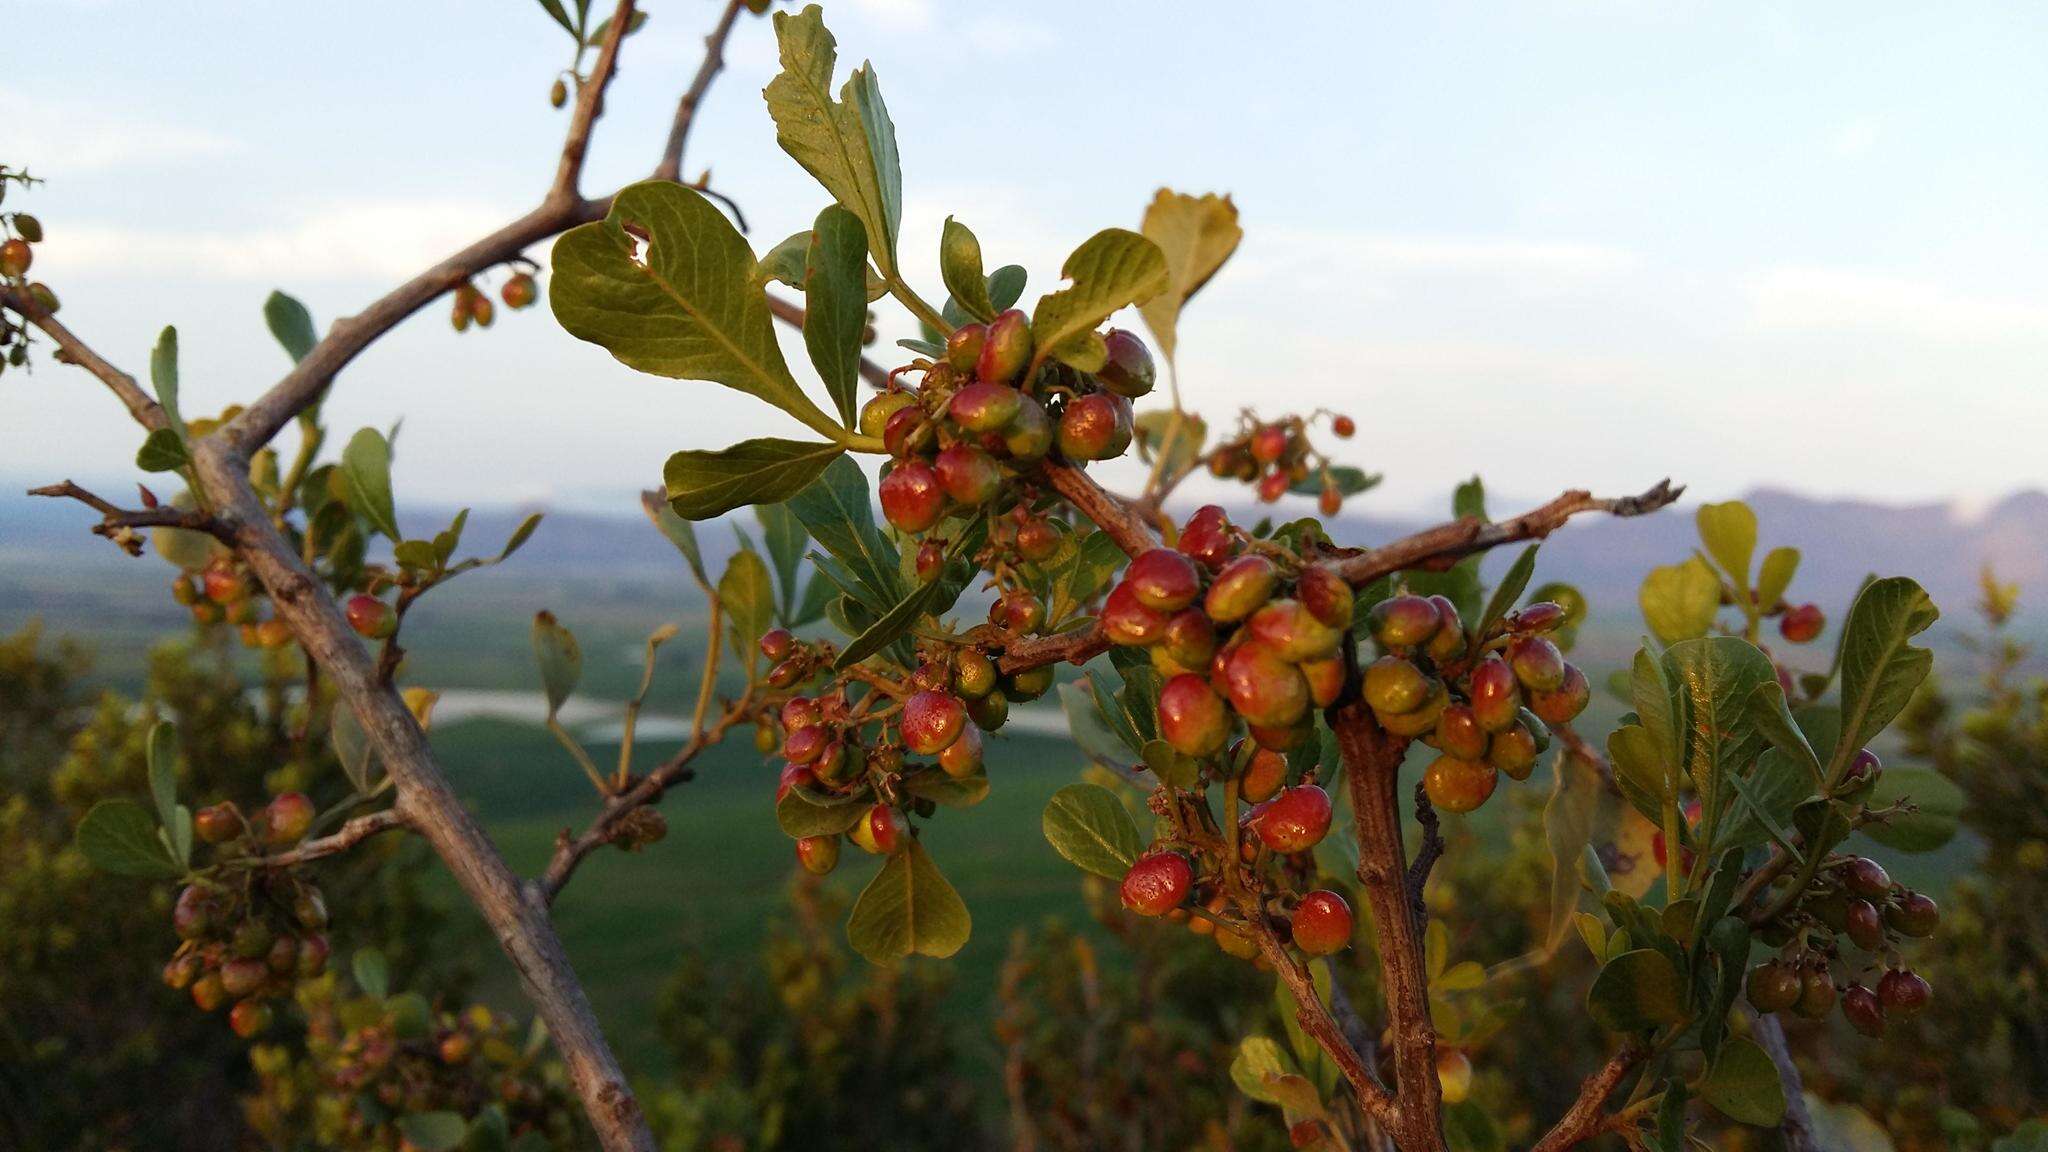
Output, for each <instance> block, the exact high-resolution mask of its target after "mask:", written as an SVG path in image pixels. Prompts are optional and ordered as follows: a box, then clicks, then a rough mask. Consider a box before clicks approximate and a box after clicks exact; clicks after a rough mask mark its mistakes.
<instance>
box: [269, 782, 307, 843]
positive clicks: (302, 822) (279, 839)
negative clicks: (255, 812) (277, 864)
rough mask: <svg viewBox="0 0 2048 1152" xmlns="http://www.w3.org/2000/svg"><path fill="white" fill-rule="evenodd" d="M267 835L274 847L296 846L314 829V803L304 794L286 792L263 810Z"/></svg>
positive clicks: (272, 800)
mask: <svg viewBox="0 0 2048 1152" xmlns="http://www.w3.org/2000/svg"><path fill="white" fill-rule="evenodd" d="M263 824H264V828H265V833H266V836H267V838H268V839H269V841H270V843H271V845H272V846H273V847H280V848H281V847H284V846H286V845H291V844H296V843H298V842H299V841H300V840H301V839H302V838H304V837H305V835H306V832H307V830H308V829H310V828H312V827H313V801H312V798H311V797H309V796H307V795H306V794H305V793H304V792H284V793H280V794H279V795H277V796H276V797H274V798H272V799H271V801H270V804H269V806H268V807H266V808H265V809H264V810H263Z"/></svg>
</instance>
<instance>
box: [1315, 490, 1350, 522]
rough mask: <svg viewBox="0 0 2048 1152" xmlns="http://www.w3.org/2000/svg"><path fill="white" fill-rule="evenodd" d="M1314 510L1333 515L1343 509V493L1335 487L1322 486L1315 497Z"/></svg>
mask: <svg viewBox="0 0 2048 1152" xmlns="http://www.w3.org/2000/svg"><path fill="white" fill-rule="evenodd" d="M1316 510H1317V511H1318V512H1321V513H1322V514H1323V515H1325V516H1335V515H1336V514H1337V513H1339V512H1342V511H1343V510H1344V494H1343V493H1342V492H1339V491H1337V490H1336V489H1335V488H1328V487H1326V488H1324V489H1323V491H1322V493H1321V495H1318V496H1317V497H1316Z"/></svg>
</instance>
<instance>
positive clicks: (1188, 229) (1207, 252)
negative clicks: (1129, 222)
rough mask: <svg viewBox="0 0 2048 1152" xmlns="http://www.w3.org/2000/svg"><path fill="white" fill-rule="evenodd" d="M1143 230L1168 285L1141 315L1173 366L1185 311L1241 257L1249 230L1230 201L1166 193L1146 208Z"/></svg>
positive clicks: (1164, 190) (1142, 308) (1213, 196)
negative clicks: (1218, 274)
mask: <svg viewBox="0 0 2048 1152" xmlns="http://www.w3.org/2000/svg"><path fill="white" fill-rule="evenodd" d="M1139 229H1140V230H1141V231H1142V232H1143V233H1144V235H1145V238H1146V239H1148V240H1150V241H1152V242H1153V243H1154V244H1156V245H1158V246H1159V251H1160V254H1161V255H1162V256H1163V257H1164V258H1165V260H1166V285H1165V288H1164V290H1163V291H1161V292H1160V293H1159V294H1158V295H1156V296H1154V297H1152V298H1151V299H1150V300H1147V301H1145V302H1144V303H1143V304H1141V305H1140V306H1139V308H1138V313H1139V315H1141V316H1143V317H1144V318H1145V327H1147V328H1149V329H1151V330H1152V338H1153V339H1154V340H1156V341H1158V342H1159V350H1160V352H1161V353H1163V354H1164V355H1165V356H1166V359H1167V362H1168V363H1171V362H1172V361H1173V354H1174V350H1175V349H1176V348H1177V347H1178V345H1179V337H1178V329H1179V326H1180V313H1181V309H1182V308H1184V307H1186V306H1187V302H1188V300H1189V299H1190V298H1192V297H1193V296H1194V294H1195V293H1196V292H1199V291H1201V288H1202V285H1204V284H1207V283H1208V282H1209V278H1210V277H1211V276H1214V275H1215V274H1216V270H1217V269H1219V268H1221V267H1223V262H1224V261H1225V260H1228V259H1230V254H1231V253H1232V252H1235V251H1237V244H1238V241H1240V240H1242V239H1244V229H1243V228H1241V227H1239V226H1238V223H1237V205H1235V204H1232V203H1231V202H1230V197H1228V196H1218V195H1216V194H1214V193H1210V194H1209V195H1206V196H1190V195H1188V194H1187V193H1185V192H1175V191H1172V190H1171V189H1167V188H1161V189H1160V190H1159V193H1158V195H1156V196H1154V197H1153V198H1152V203H1151V204H1149V205H1147V206H1146V208H1145V219H1144V222H1143V223H1142V224H1140V225H1139Z"/></svg>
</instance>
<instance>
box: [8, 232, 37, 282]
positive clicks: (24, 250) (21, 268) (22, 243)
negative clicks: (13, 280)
mask: <svg viewBox="0 0 2048 1152" xmlns="http://www.w3.org/2000/svg"><path fill="white" fill-rule="evenodd" d="M35 262H36V257H35V253H34V252H33V251H31V250H30V248H29V246H28V241H26V240H22V239H19V238H14V239H9V240H7V241H6V242H5V243H0V276H20V275H23V274H24V273H26V272H27V271H28V268H29V265H31V264H33V263H35Z"/></svg>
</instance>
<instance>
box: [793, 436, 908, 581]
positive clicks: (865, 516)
mask: <svg viewBox="0 0 2048 1152" xmlns="http://www.w3.org/2000/svg"><path fill="white" fill-rule="evenodd" d="M789 510H790V511H791V512H794V513H796V518H797V519H798V520H800V521H802V522H803V526H804V528H805V529H806V530H807V531H809V532H810V534H811V539H813V540H815V541H817V542H818V543H819V544H820V545H821V546H823V547H824V549H825V551H827V552H829V553H831V554H832V556H833V557H834V558H835V559H837V560H838V561H839V563H840V564H842V565H844V568H845V571H846V572H847V573H848V574H849V575H850V576H851V577H852V580H853V583H854V584H855V585H856V588H857V589H858V594H859V598H860V599H862V600H863V602H864V603H865V604H866V606H867V607H868V608H869V609H870V610H872V611H873V612H874V613H875V614H876V615H877V616H879V615H881V614H882V613H884V612H886V611H888V610H889V608H891V607H892V606H894V605H895V604H896V603H897V602H899V601H900V600H902V599H903V586H902V576H901V574H900V570H901V558H900V557H899V556H898V555H897V553H896V548H895V546H894V545H892V544H890V543H889V541H888V539H887V538H886V537H884V536H883V535H882V533H881V530H880V529H878V528H876V527H875V515H874V508H873V506H872V505H871V504H870V503H869V501H868V478H867V474H866V473H864V472H862V471H861V470H860V466H859V465H858V464H855V463H854V462H853V461H851V460H847V459H838V460H833V461H831V462H830V463H829V464H828V465H827V466H826V467H825V468H824V469H823V470H822V471H821V472H820V473H819V474H818V477H817V479H816V480H815V481H814V482H813V483H811V484H810V485H809V486H807V487H805V488H804V489H803V490H802V491H800V492H798V493H797V494H796V495H795V496H793V497H791V498H790V500H789ZM846 591H847V592H848V593H850V594H853V593H855V592H856V589H846Z"/></svg>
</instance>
